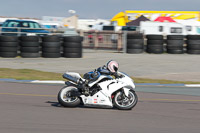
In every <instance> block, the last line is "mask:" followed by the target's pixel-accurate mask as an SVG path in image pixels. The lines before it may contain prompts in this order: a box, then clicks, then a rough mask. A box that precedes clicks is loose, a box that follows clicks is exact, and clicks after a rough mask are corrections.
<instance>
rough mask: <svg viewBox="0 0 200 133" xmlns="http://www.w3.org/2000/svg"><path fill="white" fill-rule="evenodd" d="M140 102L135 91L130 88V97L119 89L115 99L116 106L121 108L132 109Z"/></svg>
mask: <svg viewBox="0 0 200 133" xmlns="http://www.w3.org/2000/svg"><path fill="white" fill-rule="evenodd" d="M137 102H138V97H137V94H136V93H135V91H133V90H130V91H129V94H128V97H126V96H125V94H124V92H122V91H118V92H117V93H116V94H115V96H114V99H113V104H114V107H116V108H117V109H120V110H131V109H132V108H133V107H134V106H135V105H136V104H137Z"/></svg>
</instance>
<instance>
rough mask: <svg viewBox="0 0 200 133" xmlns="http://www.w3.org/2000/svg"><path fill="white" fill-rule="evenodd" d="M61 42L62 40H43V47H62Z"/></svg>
mask: <svg viewBox="0 0 200 133" xmlns="http://www.w3.org/2000/svg"><path fill="white" fill-rule="evenodd" d="M60 46H61V43H60V42H42V47H45V48H55V47H57V48H58V47H60Z"/></svg>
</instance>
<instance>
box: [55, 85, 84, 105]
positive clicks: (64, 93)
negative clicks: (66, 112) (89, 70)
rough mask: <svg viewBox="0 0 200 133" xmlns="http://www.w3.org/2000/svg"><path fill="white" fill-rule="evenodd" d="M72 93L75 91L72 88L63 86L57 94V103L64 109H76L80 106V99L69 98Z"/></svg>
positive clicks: (74, 88) (75, 89)
mask: <svg viewBox="0 0 200 133" xmlns="http://www.w3.org/2000/svg"><path fill="white" fill-rule="evenodd" d="M72 91H77V88H76V87H74V86H65V87H63V88H62V89H61V90H60V92H59V93H58V102H59V103H60V104H61V105H62V106H64V107H76V106H78V105H79V104H80V102H81V101H80V98H79V97H75V96H70V94H71V92H72Z"/></svg>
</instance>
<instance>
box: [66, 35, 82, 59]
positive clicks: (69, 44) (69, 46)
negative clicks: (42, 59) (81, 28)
mask: <svg viewBox="0 0 200 133" xmlns="http://www.w3.org/2000/svg"><path fill="white" fill-rule="evenodd" d="M82 41H83V37H81V36H66V37H64V38H63V57H66V58H81V57H82Z"/></svg>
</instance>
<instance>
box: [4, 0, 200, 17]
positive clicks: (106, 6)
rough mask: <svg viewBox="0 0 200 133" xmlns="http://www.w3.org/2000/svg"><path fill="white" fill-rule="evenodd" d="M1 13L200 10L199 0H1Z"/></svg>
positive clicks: (37, 14) (38, 14)
mask: <svg viewBox="0 0 200 133" xmlns="http://www.w3.org/2000/svg"><path fill="white" fill-rule="evenodd" d="M0 3H1V4H0V16H8V17H30V18H39V19H40V18H42V16H56V17H69V16H70V14H69V13H68V10H75V11H76V14H77V15H78V16H79V18H85V19H97V18H101V19H111V18H112V17H113V16H114V15H116V14H117V13H119V12H122V11H125V10H159V11H160V10H161V11H200V0H0Z"/></svg>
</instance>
